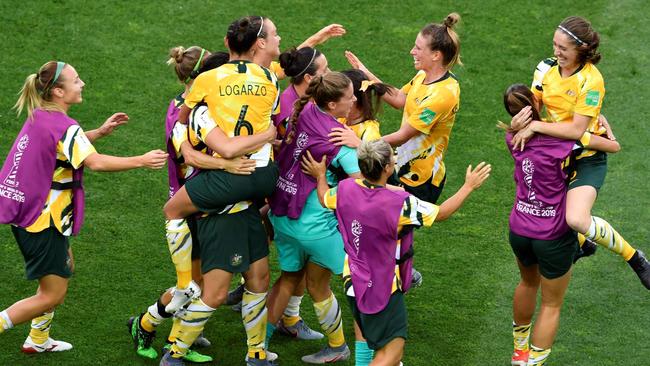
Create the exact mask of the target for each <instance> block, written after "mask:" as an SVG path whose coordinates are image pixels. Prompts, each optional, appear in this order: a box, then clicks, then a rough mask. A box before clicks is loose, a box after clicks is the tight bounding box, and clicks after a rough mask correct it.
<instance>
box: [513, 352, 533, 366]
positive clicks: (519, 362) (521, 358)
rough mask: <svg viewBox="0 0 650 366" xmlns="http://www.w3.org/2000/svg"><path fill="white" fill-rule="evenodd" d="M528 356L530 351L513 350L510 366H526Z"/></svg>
mask: <svg viewBox="0 0 650 366" xmlns="http://www.w3.org/2000/svg"><path fill="white" fill-rule="evenodd" d="M529 354H530V351H520V350H515V351H514V352H513V353H512V361H510V364H511V365H512V366H526V365H528V355H529Z"/></svg>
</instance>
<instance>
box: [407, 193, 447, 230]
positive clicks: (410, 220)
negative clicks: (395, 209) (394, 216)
mask: <svg viewBox="0 0 650 366" xmlns="http://www.w3.org/2000/svg"><path fill="white" fill-rule="evenodd" d="M439 211H440V207H439V206H436V205H434V204H433V203H430V202H426V201H423V200H420V199H418V198H416V197H415V196H413V195H410V196H409V197H408V198H407V199H405V200H404V205H403V206H402V215H400V218H399V223H398V228H399V229H400V230H401V228H402V227H403V226H407V225H410V226H431V225H432V224H433V222H434V221H435V219H436V216H438V212H439Z"/></svg>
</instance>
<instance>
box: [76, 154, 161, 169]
mask: <svg viewBox="0 0 650 366" xmlns="http://www.w3.org/2000/svg"><path fill="white" fill-rule="evenodd" d="M166 160H167V154H166V153H165V152H163V151H162V150H151V151H149V152H148V153H146V154H144V155H139V156H128V157H119V156H112V155H104V154H100V153H93V154H90V155H89V156H88V157H87V158H86V159H84V162H83V164H84V166H86V167H88V169H90V170H94V171H98V172H117V171H123V170H130V169H135V168H144V167H146V168H151V169H160V168H162V167H163V166H165V161H166Z"/></svg>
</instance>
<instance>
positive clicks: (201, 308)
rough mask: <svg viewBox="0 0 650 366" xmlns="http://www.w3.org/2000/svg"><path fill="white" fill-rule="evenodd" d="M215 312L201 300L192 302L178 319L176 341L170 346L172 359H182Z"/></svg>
mask: <svg viewBox="0 0 650 366" xmlns="http://www.w3.org/2000/svg"><path fill="white" fill-rule="evenodd" d="M215 310H216V309H215V308H212V307H210V306H208V305H206V304H205V303H204V302H203V300H201V299H195V300H192V302H191V303H190V305H189V306H188V307H187V310H186V311H185V312H184V313H183V314H182V316H181V317H180V322H179V323H180V324H179V325H178V328H177V330H176V334H175V335H174V336H175V338H176V339H175V342H174V344H172V349H171V351H172V357H174V358H182V357H183V356H185V355H186V354H187V351H188V350H189V349H190V346H191V345H192V344H193V343H194V340H196V338H197V337H198V336H199V334H201V332H202V331H203V328H205V323H207V322H208V319H210V316H211V315H212V313H213V312H214V311H215Z"/></svg>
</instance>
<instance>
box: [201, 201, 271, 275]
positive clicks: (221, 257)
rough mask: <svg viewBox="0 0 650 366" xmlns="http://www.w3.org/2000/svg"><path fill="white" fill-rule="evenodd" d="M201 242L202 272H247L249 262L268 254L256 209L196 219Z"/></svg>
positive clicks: (262, 227)
mask: <svg viewBox="0 0 650 366" xmlns="http://www.w3.org/2000/svg"><path fill="white" fill-rule="evenodd" d="M197 227H198V237H199V240H200V241H201V272H202V273H207V272H210V271H211V270H213V269H217V268H218V269H221V270H224V271H226V272H230V273H243V272H246V271H248V268H249V266H250V264H251V263H255V262H257V261H258V260H260V259H262V258H264V257H267V256H268V255H269V244H268V241H267V238H266V232H265V231H264V225H263V224H262V218H261V217H260V213H259V211H258V210H257V209H256V208H252V207H251V208H248V209H246V210H244V211H241V212H237V213H234V214H227V215H211V216H207V217H204V218H201V219H199V220H197Z"/></svg>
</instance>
